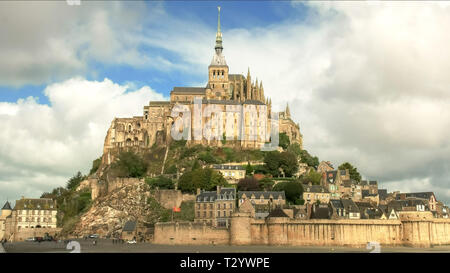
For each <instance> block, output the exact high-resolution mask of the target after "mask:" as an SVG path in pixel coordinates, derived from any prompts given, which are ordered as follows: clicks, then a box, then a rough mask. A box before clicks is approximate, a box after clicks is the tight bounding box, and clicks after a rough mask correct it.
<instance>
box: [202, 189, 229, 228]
mask: <svg viewBox="0 0 450 273" xmlns="http://www.w3.org/2000/svg"><path fill="white" fill-rule="evenodd" d="M235 202H236V189H235V188H221V187H220V186H217V190H216V191H200V189H197V196H196V199H195V208H194V210H195V211H194V213H195V215H194V217H195V218H194V221H195V222H196V223H205V224H208V225H212V226H215V227H227V226H228V225H229V223H230V217H231V214H232V213H233V211H234V210H235V208H236V205H235Z"/></svg>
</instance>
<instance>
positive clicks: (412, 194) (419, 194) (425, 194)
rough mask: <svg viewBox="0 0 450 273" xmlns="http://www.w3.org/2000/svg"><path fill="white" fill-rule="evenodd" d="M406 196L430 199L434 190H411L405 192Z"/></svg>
mask: <svg viewBox="0 0 450 273" xmlns="http://www.w3.org/2000/svg"><path fill="white" fill-rule="evenodd" d="M405 195H406V198H408V197H416V198H423V199H427V200H430V198H431V196H434V193H433V192H410V193H405Z"/></svg>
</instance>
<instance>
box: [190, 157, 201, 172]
mask: <svg viewBox="0 0 450 273" xmlns="http://www.w3.org/2000/svg"><path fill="white" fill-rule="evenodd" d="M200 168H201V166H200V163H198V160H197V159H196V160H195V161H194V164H192V170H197V169H200Z"/></svg>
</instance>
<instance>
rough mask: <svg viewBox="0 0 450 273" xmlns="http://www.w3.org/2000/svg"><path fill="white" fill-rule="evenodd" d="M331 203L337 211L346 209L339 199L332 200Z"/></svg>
mask: <svg viewBox="0 0 450 273" xmlns="http://www.w3.org/2000/svg"><path fill="white" fill-rule="evenodd" d="M330 203H331V206H332V207H333V208H337V209H343V208H344V205H343V204H342V202H341V200H339V199H333V200H330Z"/></svg>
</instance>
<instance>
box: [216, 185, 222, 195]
mask: <svg viewBox="0 0 450 273" xmlns="http://www.w3.org/2000/svg"><path fill="white" fill-rule="evenodd" d="M221 189H222V187H221V186H217V194H220V190H221Z"/></svg>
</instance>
